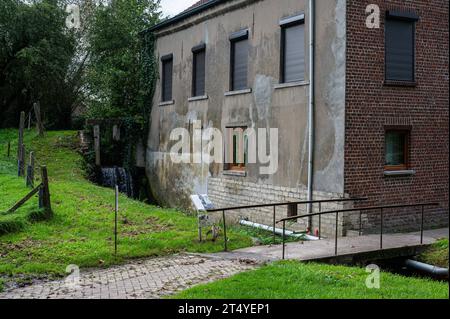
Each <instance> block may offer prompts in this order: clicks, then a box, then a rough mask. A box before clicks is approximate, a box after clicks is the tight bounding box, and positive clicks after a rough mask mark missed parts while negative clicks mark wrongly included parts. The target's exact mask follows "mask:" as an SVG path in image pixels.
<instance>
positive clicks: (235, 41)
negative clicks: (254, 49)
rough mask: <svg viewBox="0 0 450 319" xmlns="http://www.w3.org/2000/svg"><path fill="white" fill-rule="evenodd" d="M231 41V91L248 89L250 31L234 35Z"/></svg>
mask: <svg viewBox="0 0 450 319" xmlns="http://www.w3.org/2000/svg"><path fill="white" fill-rule="evenodd" d="M230 41H231V70H230V91H238V90H244V89H247V86H248V84H247V69H248V30H243V31H239V32H236V33H233V34H232V35H231V37H230Z"/></svg>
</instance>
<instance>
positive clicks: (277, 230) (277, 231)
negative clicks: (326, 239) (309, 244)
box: [239, 220, 319, 240]
mask: <svg viewBox="0 0 450 319" xmlns="http://www.w3.org/2000/svg"><path fill="white" fill-rule="evenodd" d="M239 224H241V225H243V226H248V227H253V228H257V229H262V230H267V231H269V232H273V227H271V226H267V225H263V224H258V223H254V222H250V221H248V220H240V221H239ZM275 234H278V235H283V229H281V228H275ZM284 234H285V235H286V236H290V237H296V238H303V239H305V240H319V238H318V237H315V236H311V235H308V234H304V233H295V232H293V231H290V230H285V233H284Z"/></svg>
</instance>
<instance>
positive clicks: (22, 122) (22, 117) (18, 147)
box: [17, 112, 25, 160]
mask: <svg viewBox="0 0 450 319" xmlns="http://www.w3.org/2000/svg"><path fill="white" fill-rule="evenodd" d="M24 125H25V112H20V121H19V140H18V141H17V160H20V151H21V150H22V149H21V147H20V146H21V145H22V144H23V127H24Z"/></svg>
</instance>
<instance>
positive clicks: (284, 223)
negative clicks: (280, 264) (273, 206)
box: [281, 220, 286, 260]
mask: <svg viewBox="0 0 450 319" xmlns="http://www.w3.org/2000/svg"><path fill="white" fill-rule="evenodd" d="M285 234H286V221H285V220H283V254H282V256H281V259H283V260H284V254H285V249H286V247H285V245H284V240H285V239H284V236H285Z"/></svg>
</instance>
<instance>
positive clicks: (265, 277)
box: [173, 261, 448, 299]
mask: <svg viewBox="0 0 450 319" xmlns="http://www.w3.org/2000/svg"><path fill="white" fill-rule="evenodd" d="M368 275H369V273H367V272H366V270H365V269H363V268H357V267H345V266H332V265H323V264H312V263H310V264H306V263H300V262H295V261H283V262H275V263H273V264H270V265H267V266H264V267H262V268H259V269H257V270H253V271H248V272H244V273H240V274H237V275H235V276H233V277H230V278H227V279H223V280H220V281H216V282H213V283H209V284H205V285H199V286H196V287H193V288H191V289H188V290H185V291H183V292H181V293H179V294H177V295H175V296H174V297H173V298H179V299H422V298H423V299H437V298H439V299H442V298H445V299H448V283H447V282H437V281H431V280H426V279H418V278H410V277H403V276H399V275H393V274H390V273H385V272H381V276H380V289H369V288H367V287H366V284H365V283H366V278H367V276H368Z"/></svg>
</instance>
